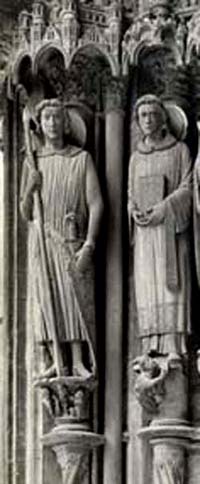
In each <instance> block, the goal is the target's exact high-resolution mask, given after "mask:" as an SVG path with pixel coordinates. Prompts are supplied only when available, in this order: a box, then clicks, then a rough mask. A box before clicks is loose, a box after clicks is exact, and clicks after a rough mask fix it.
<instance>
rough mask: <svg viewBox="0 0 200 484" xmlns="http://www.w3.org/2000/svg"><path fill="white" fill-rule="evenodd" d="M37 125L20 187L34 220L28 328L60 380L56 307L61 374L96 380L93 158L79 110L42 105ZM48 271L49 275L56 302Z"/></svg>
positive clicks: (97, 203) (98, 210) (97, 214)
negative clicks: (38, 204) (50, 315)
mask: <svg viewBox="0 0 200 484" xmlns="http://www.w3.org/2000/svg"><path fill="white" fill-rule="evenodd" d="M36 120H37V123H38V129H39V134H38V139H39V143H38V142H37V144H36V145H37V151H36V153H35V157H36V166H35V168H34V167H33V166H31V163H30V160H29V159H28V157H27V159H26V160H25V162H24V168H23V177H22V183H21V212H22V215H23V216H24V218H25V219H27V220H28V221H29V247H28V258H29V261H28V297H27V299H28V301H27V313H28V320H29V321H28V324H29V325H31V326H32V327H33V328H34V339H35V341H36V342H37V343H38V344H39V345H41V346H43V347H44V348H45V361H46V363H45V368H44V371H43V373H42V374H41V376H42V377H51V376H54V375H56V367H55V361H54V354H55V353H54V351H53V350H54V344H55V337H54V336H53V334H52V328H50V327H49V321H48V311H49V305H50V304H52V305H53V310H54V314H53V316H54V318H53V319H54V321H53V324H54V330H55V334H56V338H57V343H58V348H59V351H60V352H61V353H62V360H63V369H64V373H63V374H65V375H69V374H70V375H73V376H78V377H83V378H87V377H88V376H90V374H91V372H92V373H93V374H94V373H95V365H96V362H95V356H94V353H95V352H94V333H95V328H94V324H95V321H94V277H93V260H92V256H93V252H94V249H95V243H96V238H97V235H98V232H99V226H100V219H101V215H102V198H101V194H100V188H99V183H98V179H97V175H96V171H95V168H94V165H93V162H92V159H91V156H90V155H89V153H88V152H86V151H84V150H83V149H82V148H80V145H83V141H84V140H83V137H84V130H83V129H82V128H83V126H82V125H83V120H82V118H81V116H80V114H79V113H78V111H74V110H73V109H71V108H70V106H68V107H67V106H64V105H63V104H62V103H61V101H59V100H58V99H48V100H43V101H42V102H41V103H40V104H39V105H38V106H37V107H36ZM81 123H82V124H81ZM72 125H73V138H74V140H75V143H76V144H77V145H79V146H74V145H72V144H69V140H70V136H71V134H72ZM36 193H37V195H38V194H39V196H40V202H41V210H42V227H43V238H44V244H45V248H46V254H47V260H46V263H47V266H48V267H44V261H43V260H42V251H41V244H40V238H39V230H40V227H39V224H38V213H37V210H36V208H37V207H36V199H35V195H36ZM44 269H45V271H46V269H47V271H48V278H49V279H48V283H49V284H50V290H51V294H50V295H51V298H50V297H49V290H47V289H49V288H47V287H46V282H45V278H44ZM50 299H51V300H50ZM84 347H85V348H86V351H83V349H84ZM84 353H85V358H84ZM85 362H86V363H85Z"/></svg>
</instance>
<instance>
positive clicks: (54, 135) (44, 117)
mask: <svg viewBox="0 0 200 484" xmlns="http://www.w3.org/2000/svg"><path fill="white" fill-rule="evenodd" d="M40 124H41V128H42V132H43V134H44V136H45V137H46V138H47V139H49V140H50V141H54V140H57V139H61V138H63V134H64V112H63V109H62V107H59V106H46V107H45V108H44V109H43V110H42V112H41V119H40Z"/></svg>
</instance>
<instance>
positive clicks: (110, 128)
mask: <svg viewBox="0 0 200 484" xmlns="http://www.w3.org/2000/svg"><path fill="white" fill-rule="evenodd" d="M122 89H123V88H122V86H120V85H119V84H117V83H114V82H113V83H111V85H110V86H109V88H108V91H107V102H106V118H105V137H106V184H107V206H106V216H107V254H106V378H105V380H106V388H105V439H106V441H105V455H104V484H121V482H122V466H121V461H122V324H123V297H122V296H123V261H122V201H123V188H122V187H123V128H124V113H123V110H122V97H123V96H122V92H123V91H122Z"/></svg>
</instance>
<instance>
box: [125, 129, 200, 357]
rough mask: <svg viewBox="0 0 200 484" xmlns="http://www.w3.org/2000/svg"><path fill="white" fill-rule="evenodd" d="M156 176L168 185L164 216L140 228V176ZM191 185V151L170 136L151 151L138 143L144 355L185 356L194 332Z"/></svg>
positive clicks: (136, 232)
mask: <svg viewBox="0 0 200 484" xmlns="http://www.w3.org/2000/svg"><path fill="white" fill-rule="evenodd" d="M152 176H153V177H154V176H159V177H163V178H164V179H165V181H166V193H165V196H164V197H163V200H161V201H160V203H161V204H163V206H164V208H165V217H164V220H163V222H162V223H160V224H158V225H157V226H153V225H151V224H150V225H148V226H145V227H144V226H143V227H142V226H139V225H137V224H136V223H135V222H134V220H133V210H134V209H135V208H137V209H140V207H139V206H138V197H137V195H138V190H139V180H140V177H145V179H146V180H148V177H152ZM191 180H192V176H191V160H190V156H189V151H188V148H187V147H186V145H185V144H184V143H182V142H178V141H177V140H175V138H173V137H172V136H171V135H169V134H168V135H167V136H166V138H164V139H163V140H162V141H161V142H160V143H159V144H156V146H154V148H152V149H148V148H147V146H146V145H145V143H143V142H140V143H139V144H138V149H137V150H136V151H135V152H134V153H133V154H132V157H131V160H130V165H129V188H128V213H129V224H130V238H131V244H132V245H133V253H134V257H133V260H134V268H133V271H134V290H135V299H136V310H137V311H136V312H137V326H138V337H139V339H140V342H141V346H142V352H144V353H146V352H147V353H149V352H151V351H155V352H157V353H159V354H168V353H169V352H178V353H180V354H183V353H185V352H186V340H187V335H188V334H189V333H190V293H191V274H190V244H189V226H190V217H191V202H192V189H191ZM147 183H148V182H147ZM141 195H142V194H141V193H140V197H141ZM143 196H144V197H145V193H143ZM149 208H150V207H149Z"/></svg>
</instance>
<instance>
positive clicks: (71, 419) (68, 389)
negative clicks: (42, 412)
mask: <svg viewBox="0 0 200 484" xmlns="http://www.w3.org/2000/svg"><path fill="white" fill-rule="evenodd" d="M96 385H97V381H96V380H95V378H94V377H91V378H88V379H86V380H84V379H83V378H80V377H77V378H76V377H58V378H49V379H47V378H46V379H42V380H38V381H37V382H36V386H37V387H39V388H42V389H43V404H44V406H45V407H46V409H47V411H48V413H49V414H50V415H51V417H53V418H55V419H58V420H60V419H62V421H64V422H65V423H66V424H68V426H69V427H71V426H74V425H78V426H80V425H81V426H83V427H86V428H88V426H89V399H90V394H91V393H92V392H93V391H94V389H95V387H96Z"/></svg>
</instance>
